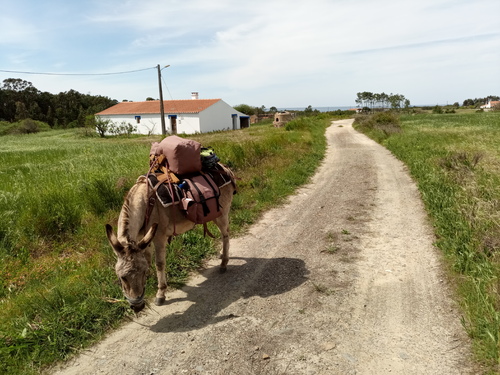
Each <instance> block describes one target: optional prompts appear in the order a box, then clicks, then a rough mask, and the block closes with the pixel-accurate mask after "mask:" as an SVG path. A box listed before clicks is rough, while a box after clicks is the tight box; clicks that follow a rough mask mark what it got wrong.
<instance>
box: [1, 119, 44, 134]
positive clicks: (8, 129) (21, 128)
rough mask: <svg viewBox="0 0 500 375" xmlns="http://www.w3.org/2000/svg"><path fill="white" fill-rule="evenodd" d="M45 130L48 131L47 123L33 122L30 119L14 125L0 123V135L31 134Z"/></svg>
mask: <svg viewBox="0 0 500 375" xmlns="http://www.w3.org/2000/svg"><path fill="white" fill-rule="evenodd" d="M47 130H50V126H49V125H48V124H47V123H45V122H42V121H35V120H32V119H30V118H27V119H24V120H21V121H19V122H14V123H10V122H7V121H2V122H0V135H7V134H33V133H38V132H40V131H47Z"/></svg>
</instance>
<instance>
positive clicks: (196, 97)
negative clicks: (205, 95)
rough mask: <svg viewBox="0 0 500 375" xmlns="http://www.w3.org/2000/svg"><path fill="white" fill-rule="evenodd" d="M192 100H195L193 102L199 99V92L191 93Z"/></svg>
mask: <svg viewBox="0 0 500 375" xmlns="http://www.w3.org/2000/svg"><path fill="white" fill-rule="evenodd" d="M191 99H193V100H196V99H198V92H197V91H193V92H192V93H191Z"/></svg>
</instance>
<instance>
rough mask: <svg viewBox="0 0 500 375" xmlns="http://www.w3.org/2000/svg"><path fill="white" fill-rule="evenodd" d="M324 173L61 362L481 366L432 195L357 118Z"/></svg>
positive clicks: (300, 370) (90, 366)
mask: <svg viewBox="0 0 500 375" xmlns="http://www.w3.org/2000/svg"><path fill="white" fill-rule="evenodd" d="M327 138H328V143H329V148H328V152H327V155H326V157H325V160H324V162H323V164H322V166H321V167H320V169H319V170H318V172H317V174H316V175H315V177H314V178H313V180H312V182H311V183H310V184H309V185H307V186H305V187H303V188H302V189H300V190H299V191H298V192H297V194H296V195H294V196H293V197H291V198H290V201H289V203H288V204H286V205H284V206H282V207H279V208H276V209H274V210H272V211H270V212H268V213H267V214H266V215H265V216H264V217H263V219H262V220H261V221H260V222H259V223H257V224H256V225H254V226H253V227H252V228H251V230H250V231H249V233H248V234H247V235H245V236H243V237H240V238H236V239H232V240H231V259H230V261H229V266H228V271H227V273H226V274H219V273H218V267H217V266H218V263H219V262H218V260H213V261H211V262H210V263H209V265H208V267H207V269H206V270H204V271H203V272H201V274H197V275H195V276H194V277H193V278H192V279H191V281H190V282H189V283H188V285H187V286H186V287H184V288H183V289H182V290H177V291H173V292H171V293H170V294H169V295H168V300H167V304H166V305H165V306H161V307H156V306H154V305H153V306H152V308H151V310H149V311H147V312H146V313H145V314H142V315H141V316H140V317H139V318H137V319H136V320H135V321H134V322H131V323H127V324H125V325H124V326H123V327H122V328H121V329H119V330H117V331H115V332H113V333H111V334H110V335H109V336H108V337H107V338H106V339H105V340H104V341H102V342H101V343H100V344H98V345H97V346H95V347H93V348H91V349H89V350H86V351H85V352H83V353H82V354H81V355H80V356H78V357H76V358H74V359H73V360H71V361H69V362H68V363H67V364H66V365H64V367H61V368H59V369H57V370H56V371H54V373H55V374H78V375H81V374H120V373H122V374H389V373H392V374H405V375H408V374H418V375H421V374H440V375H447V374H449V375H451V374H453V375H456V374H470V373H472V370H471V369H470V368H469V360H470V354H469V353H470V347H469V344H468V341H467V338H466V335H465V334H464V332H463V329H462V327H461V325H460V321H459V313H458V311H457V309H456V306H455V305H454V302H453V299H452V296H451V293H450V289H449V288H448V287H447V284H446V280H445V279H444V277H443V276H442V271H441V266H440V257H439V253H438V251H437V249H435V248H434V247H433V245H432V243H433V241H434V236H433V232H432V228H431V227H430V225H429V223H428V222H427V219H426V214H425V211H424V209H423V206H422V203H421V200H420V197H419V193H418V191H417V189H416V187H415V184H414V183H413V181H412V180H411V178H410V177H409V176H408V173H407V171H406V169H405V167H404V165H403V164H402V163H401V162H399V161H398V160H396V159H395V158H394V157H393V156H392V155H391V154H390V153H389V152H388V151H387V150H386V149H384V148H383V147H381V146H380V145H378V144H376V143H375V142H373V141H371V140H369V139H368V138H367V137H365V136H364V135H362V134H359V133H358V132H356V131H355V130H354V129H353V128H352V120H344V121H336V122H334V123H333V124H332V126H331V127H330V128H329V129H328V130H327Z"/></svg>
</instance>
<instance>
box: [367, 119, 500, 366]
mask: <svg viewBox="0 0 500 375" xmlns="http://www.w3.org/2000/svg"><path fill="white" fill-rule="evenodd" d="M400 120H401V126H402V132H389V133H388V134H385V136H384V137H380V132H379V133H378V134H374V133H373V131H372V130H371V129H368V128H366V127H362V126H358V128H359V129H361V130H363V131H365V132H367V133H368V134H370V135H371V136H372V137H373V138H375V139H377V140H378V141H380V142H381V143H382V144H384V145H385V146H386V147H387V148H388V149H389V150H390V151H391V152H392V153H393V154H394V155H395V156H396V157H398V158H399V159H401V160H402V161H403V162H404V163H405V164H406V165H407V166H408V167H409V170H410V172H411V174H412V176H413V178H414V179H415V180H416V182H417V184H418V187H419V190H420V192H421V196H422V199H423V201H424V203H425V205H426V208H427V210H428V212H429V215H430V217H431V219H432V223H433V225H434V230H435V233H436V235H437V242H436V245H437V246H438V247H439V248H440V249H441V250H442V252H443V253H444V254H445V256H446V259H447V260H448V263H449V264H450V269H451V275H452V278H453V280H454V281H455V284H456V285H457V290H458V296H459V297H458V298H459V300H460V304H461V306H462V307H463V318H462V321H463V324H464V327H465V329H466V330H467V332H468V334H469V336H470V337H471V338H472V341H473V346H474V351H475V353H476V356H477V358H478V360H479V361H480V362H481V363H483V364H484V365H485V366H486V368H487V369H488V370H487V371H489V372H490V373H500V340H499V332H500V114H499V113H471V114H441V115H431V114H424V115H414V116H402V117H401V119H400Z"/></svg>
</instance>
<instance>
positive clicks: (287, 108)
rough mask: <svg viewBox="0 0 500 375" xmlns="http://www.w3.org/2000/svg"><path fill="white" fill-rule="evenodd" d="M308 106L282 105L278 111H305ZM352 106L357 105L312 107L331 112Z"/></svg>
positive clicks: (345, 109)
mask: <svg viewBox="0 0 500 375" xmlns="http://www.w3.org/2000/svg"><path fill="white" fill-rule="evenodd" d="M306 108H307V107H286V108H285V107H280V108H278V111H286V110H289V111H303V110H304V109H306ZM351 108H356V105H353V106H352V107H345V106H344V107H335V106H332V107H312V109H313V110H314V109H317V110H318V111H320V112H331V111H336V110H337V109H340V110H341V111H347V110H349V109H351Z"/></svg>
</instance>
